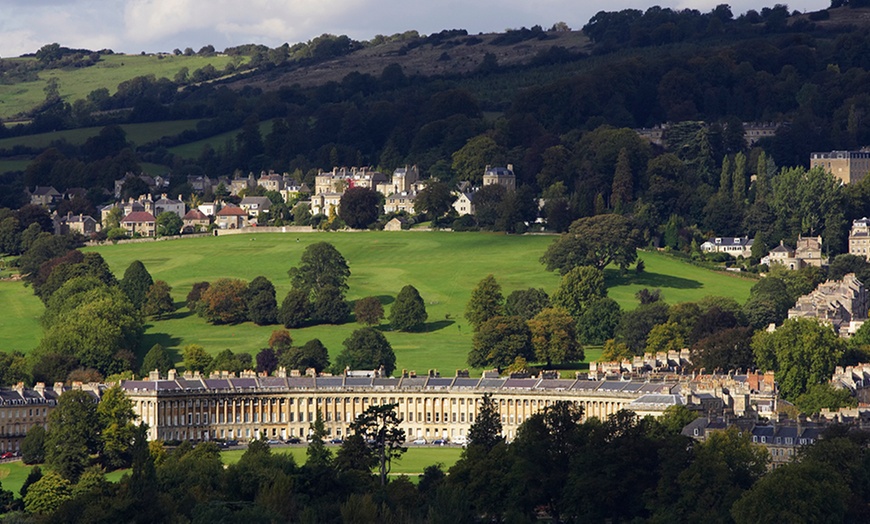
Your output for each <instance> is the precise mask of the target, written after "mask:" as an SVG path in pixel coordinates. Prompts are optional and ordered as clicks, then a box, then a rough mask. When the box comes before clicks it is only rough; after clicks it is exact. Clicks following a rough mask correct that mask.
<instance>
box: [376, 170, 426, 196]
mask: <svg viewBox="0 0 870 524" xmlns="http://www.w3.org/2000/svg"><path fill="white" fill-rule="evenodd" d="M419 181H420V172H419V170H418V169H417V166H411V167H408V166H405V167H400V168H397V169H396V170H395V171H393V177H392V179H391V180H389V181H386V182H383V183H380V184H378V185H377V191H378V193H380V194H382V195H384V196H389V195H392V194H395V193H402V192H408V193H410V192H413V191H419V188H418V187H416V186H417V185H418V182H419Z"/></svg>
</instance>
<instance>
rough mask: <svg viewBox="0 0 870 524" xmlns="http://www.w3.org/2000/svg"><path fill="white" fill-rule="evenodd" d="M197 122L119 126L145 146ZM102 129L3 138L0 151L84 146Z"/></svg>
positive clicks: (70, 130)
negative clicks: (53, 145) (59, 143)
mask: <svg viewBox="0 0 870 524" xmlns="http://www.w3.org/2000/svg"><path fill="white" fill-rule="evenodd" d="M0 87H2V86H0ZM197 122H199V120H171V121H167V122H148V123H144V124H121V126H120V127H121V128H122V129H123V130H124V132H126V133H127V140H129V141H131V142H133V143H134V144H145V143H147V142H152V141H154V140H157V139H159V138H162V137H164V136H174V135H177V134H179V133H181V132H182V131H186V130H188V129H196V123H197ZM102 129H103V128H102V127H82V128H78V129H67V130H65V131H55V132H53V133H40V134H38V135H27V136H15V137H11V138H4V139H2V140H0V149H11V148H12V147H15V146H17V145H23V146H27V147H34V148H45V147H48V146H49V144H51V142H52V141H54V140H61V139H62V140H66V141H67V142H69V143H71V144H75V145H80V144H84V143H85V141H86V140H87V139H88V138H90V137H92V136H97V135H99V134H100V130H102Z"/></svg>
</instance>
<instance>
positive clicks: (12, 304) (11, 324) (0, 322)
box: [0, 271, 45, 353]
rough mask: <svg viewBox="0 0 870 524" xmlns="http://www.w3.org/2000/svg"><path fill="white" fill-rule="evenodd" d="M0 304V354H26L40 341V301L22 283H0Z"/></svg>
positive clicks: (41, 307)
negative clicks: (14, 352)
mask: <svg viewBox="0 0 870 524" xmlns="http://www.w3.org/2000/svg"><path fill="white" fill-rule="evenodd" d="M5 273H6V272H5V271H4V272H0V274H2V275H3V276H6V275H5ZM0 304H3V314H2V315H0V351H13V350H20V351H23V352H25V353H27V352H29V351H30V350H31V349H33V348H34V347H36V345H37V344H38V343H39V339H40V338H42V325H41V324H40V323H39V317H40V316H42V312H43V311H44V309H45V308H44V307H43V306H42V302H41V301H40V300H39V299H38V298H36V295H34V294H33V290H31V289H30V288H29V287H27V288H26V287H24V284H23V283H21V282H10V281H0Z"/></svg>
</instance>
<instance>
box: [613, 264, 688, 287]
mask: <svg viewBox="0 0 870 524" xmlns="http://www.w3.org/2000/svg"><path fill="white" fill-rule="evenodd" d="M604 280H605V281H606V283H607V286H608V287H611V286H624V285H629V284H635V285H639V286H646V287H649V288H661V289H666V288H671V289H699V288H701V287H702V285H701V283H700V282H698V281H697V280H691V279H688V278H682V277H676V276H673V275H663V274H661V273H648V272H644V273H641V274H639V275H638V274H637V273H635V272H634V271H628V272H627V273H625V274H624V275H622V274H620V272H619V270H618V269H610V268H608V269H605V270H604Z"/></svg>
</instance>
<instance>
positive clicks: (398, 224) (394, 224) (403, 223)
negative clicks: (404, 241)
mask: <svg viewBox="0 0 870 524" xmlns="http://www.w3.org/2000/svg"><path fill="white" fill-rule="evenodd" d="M403 229H408V221H407V220H405V219H404V218H402V217H394V218H392V219H390V221H389V222H387V223H386V224H384V231H401V230H403Z"/></svg>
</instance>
